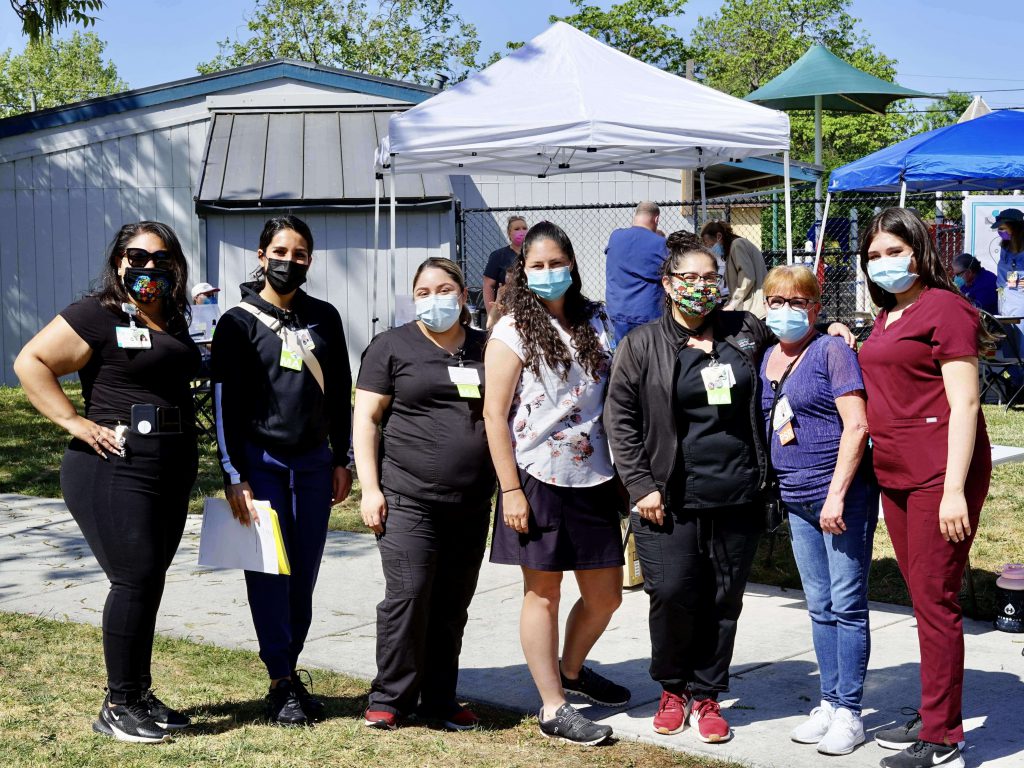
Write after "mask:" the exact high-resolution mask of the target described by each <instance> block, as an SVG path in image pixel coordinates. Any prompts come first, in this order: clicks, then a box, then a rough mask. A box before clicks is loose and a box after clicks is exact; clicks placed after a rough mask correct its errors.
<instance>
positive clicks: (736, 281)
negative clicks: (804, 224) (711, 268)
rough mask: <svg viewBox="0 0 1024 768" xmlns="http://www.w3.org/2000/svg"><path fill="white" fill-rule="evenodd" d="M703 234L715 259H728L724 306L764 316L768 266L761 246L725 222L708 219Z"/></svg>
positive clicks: (726, 260) (726, 262)
mask: <svg viewBox="0 0 1024 768" xmlns="http://www.w3.org/2000/svg"><path fill="white" fill-rule="evenodd" d="M700 236H701V238H702V239H703V241H704V245H705V247H707V248H708V249H709V250H710V251H711V252H712V253H713V254H714V255H715V258H716V259H720V260H721V259H724V260H725V285H726V287H727V288H728V289H729V300H728V301H727V302H726V304H725V307H724V309H725V310H726V311H731V310H743V311H746V312H751V313H753V314H754V315H756V316H757V317H759V318H761V319H762V320H763V319H764V316H765V308H764V292H763V290H762V285H763V284H764V278H765V275H766V274H767V273H768V268H767V267H766V266H765V262H764V255H763V254H762V253H761V251H760V249H758V247H757V246H756V245H754V244H753V243H752V242H750V241H749V240H747V239H746V238H745V237H740V236H739V235H737V234H735V233H734V232H733V231H732V227H731V226H729V224H728V223H727V222H724V221H709V222H708V223H707V224H705V225H704V226H703V227H702V228H701V231H700Z"/></svg>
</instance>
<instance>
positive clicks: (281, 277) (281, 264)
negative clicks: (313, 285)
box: [263, 256, 309, 296]
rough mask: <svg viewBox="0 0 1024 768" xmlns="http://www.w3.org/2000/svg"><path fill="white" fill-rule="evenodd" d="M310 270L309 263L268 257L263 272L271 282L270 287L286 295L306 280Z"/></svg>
mask: <svg viewBox="0 0 1024 768" xmlns="http://www.w3.org/2000/svg"><path fill="white" fill-rule="evenodd" d="M308 271H309V264H299V263H298V262H297V261H285V260H284V259H272V258H270V257H269V256H268V257H267V266H266V267H265V268H264V270H263V274H264V276H265V277H266V279H267V282H268V283H270V287H271V288H273V289H274V290H275V291H277V293H279V294H280V295H282V296H286V295H288V294H289V293H291V292H292V291H294V290H295V289H296V288H298V287H299V286H300V285H302V284H303V283H304V282H306V273H307V272H308Z"/></svg>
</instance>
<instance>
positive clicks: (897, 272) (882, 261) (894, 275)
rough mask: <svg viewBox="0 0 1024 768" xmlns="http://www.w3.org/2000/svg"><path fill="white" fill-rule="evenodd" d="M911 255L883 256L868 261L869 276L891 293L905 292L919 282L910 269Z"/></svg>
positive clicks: (872, 280)
mask: <svg viewBox="0 0 1024 768" xmlns="http://www.w3.org/2000/svg"><path fill="white" fill-rule="evenodd" d="M911 258H912V257H910V256H882V257H881V258H878V259H872V260H871V261H869V262H868V277H869V278H870V279H871V282H873V283H874V284H875V285H877V286H878V287H879V288H881V289H883V290H885V291H888V292H889V293H903V292H904V291H906V290H909V288H910V287H911V286H912V285H913V284H914V283H915V282H917V275H915V274H914V273H913V272H911V271H910V259H911Z"/></svg>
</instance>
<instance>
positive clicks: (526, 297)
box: [502, 221, 608, 380]
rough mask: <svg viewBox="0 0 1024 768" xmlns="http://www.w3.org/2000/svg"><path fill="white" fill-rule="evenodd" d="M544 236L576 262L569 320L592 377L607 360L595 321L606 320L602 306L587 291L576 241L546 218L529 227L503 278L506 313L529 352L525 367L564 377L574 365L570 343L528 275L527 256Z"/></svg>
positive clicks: (580, 358)
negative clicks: (575, 245)
mask: <svg viewBox="0 0 1024 768" xmlns="http://www.w3.org/2000/svg"><path fill="white" fill-rule="evenodd" d="M541 240H551V241H552V242H553V243H554V244H555V245H556V246H558V249H559V250H560V251H562V253H564V254H565V255H566V256H567V257H568V258H569V260H570V261H571V262H572V267H571V268H570V274H571V275H572V284H571V285H570V286H569V289H568V290H567V291H566V292H565V319H566V322H567V323H568V324H569V335H570V336H571V337H572V341H573V344H574V346H575V347H576V360H577V361H578V362H579V364H580V366H582V368H583V370H584V372H585V373H586V374H587V375H588V376H593V377H594V378H595V379H596V378H597V377H598V375H599V372H600V369H601V367H602V365H603V364H604V363H605V361H606V360H607V359H608V355H607V353H606V352H605V351H604V350H603V349H601V341H600V338H599V337H598V334H597V331H596V330H595V329H594V326H593V325H592V324H591V320H592V319H593V318H594V316H595V315H599V316H601V317H602V318H603V312H602V310H601V305H600V304H598V303H596V302H593V301H591V300H590V299H588V298H587V297H586V296H584V295H583V281H582V280H581V279H580V272H579V267H578V265H577V263H576V253H575V251H574V250H573V247H572V241H570V240H569V236H568V235H567V234H565V231H564V230H563V229H562V228H561V227H559V226H558V225H557V224H552V223H551V222H550V221H542V222H539V223H537V224H534V225H533V226H532V227H530V230H529V231H528V232H527V233H526V239H525V240H523V248H522V251H521V253H520V254H519V255H518V256H517V257H516V260H515V261H514V262H513V263H512V266H511V267H509V270H508V274H507V275H506V278H505V293H504V296H503V298H502V303H503V305H504V307H505V310H506V311H507V312H508V314H511V315H512V316H513V317H514V318H515V321H516V330H517V331H518V332H519V337H520V338H521V339H522V342H523V351H524V352H525V353H526V360H525V361H524V362H523V365H524V366H525V367H526V368H529V369H530V370H531V371H533V373H534V374H535V375H539V374H540V366H541V363H546V364H547V366H548V367H549V368H550V369H551V370H552V371H554V372H555V373H557V374H558V375H559V376H561V377H562V379H563V380H565V379H566V378H567V377H568V375H569V368H570V367H571V366H572V355H571V353H570V351H569V347H568V346H566V344H565V342H563V341H562V339H561V337H560V336H559V335H558V331H557V330H556V329H555V327H554V325H552V323H551V315H550V314H548V311H547V309H546V308H545V307H544V305H543V304H542V303H541V300H540V299H539V298H537V295H536V294H535V293H534V292H533V291H531V290H530V286H529V284H528V282H527V278H526V257H527V255H528V254H529V253H530V249H531V248H532V247H533V244H534V243H536V242H539V241H541Z"/></svg>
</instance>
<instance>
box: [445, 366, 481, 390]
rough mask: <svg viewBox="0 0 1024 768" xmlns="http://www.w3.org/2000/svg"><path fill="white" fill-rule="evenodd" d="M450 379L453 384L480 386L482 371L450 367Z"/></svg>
mask: <svg viewBox="0 0 1024 768" xmlns="http://www.w3.org/2000/svg"><path fill="white" fill-rule="evenodd" d="M448 377H449V378H450V379H451V380H452V384H472V385H474V386H477V387H479V386H480V371H478V370H477V369H476V368H459V367H457V366H454V365H450V366H448Z"/></svg>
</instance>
